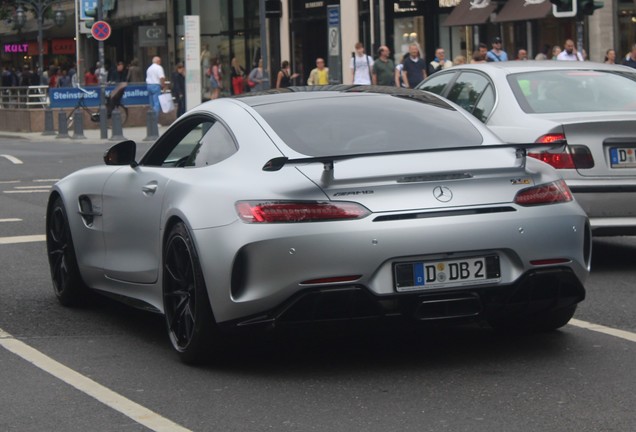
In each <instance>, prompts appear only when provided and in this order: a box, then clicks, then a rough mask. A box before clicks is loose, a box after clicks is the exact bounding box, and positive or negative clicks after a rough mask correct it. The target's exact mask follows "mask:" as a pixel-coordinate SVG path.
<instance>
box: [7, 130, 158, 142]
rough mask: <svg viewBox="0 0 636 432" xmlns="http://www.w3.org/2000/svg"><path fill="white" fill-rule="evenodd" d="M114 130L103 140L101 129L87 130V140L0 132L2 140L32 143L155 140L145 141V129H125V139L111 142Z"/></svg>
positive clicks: (70, 135) (39, 134)
mask: <svg viewBox="0 0 636 432" xmlns="http://www.w3.org/2000/svg"><path fill="white" fill-rule="evenodd" d="M167 128H168V126H161V127H159V135H161V134H162V133H163V132H164V131H165V130H166V129H167ZM112 133H113V131H112V129H110V128H109V129H108V138H106V139H102V138H100V135H101V133H100V130H99V129H85V130H84V136H85V137H86V139H75V138H73V132H72V131H70V132H69V138H58V137H57V133H56V134H55V135H42V132H4V131H0V138H3V139H19V140H23V139H24V140H28V141H32V142H38V141H39V142H51V141H59V142H73V143H81V144H111V145H112V144H117V143H118V142H119V141H124V139H129V140H133V141H135V142H137V143H141V142H146V143H151V142H153V141H155V140H149V141H144V140H145V138H146V137H147V136H148V133H147V130H146V128H145V127H124V128H123V136H124V139H116V140H111V137H112Z"/></svg>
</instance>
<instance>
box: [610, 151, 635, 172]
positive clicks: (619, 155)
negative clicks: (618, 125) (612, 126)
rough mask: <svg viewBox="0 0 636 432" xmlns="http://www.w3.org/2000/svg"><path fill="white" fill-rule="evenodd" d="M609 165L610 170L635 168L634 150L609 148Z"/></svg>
mask: <svg viewBox="0 0 636 432" xmlns="http://www.w3.org/2000/svg"><path fill="white" fill-rule="evenodd" d="M610 163H611V166H612V168H636V148H629V147H612V148H610Z"/></svg>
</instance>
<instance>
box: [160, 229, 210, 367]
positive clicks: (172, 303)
mask: <svg viewBox="0 0 636 432" xmlns="http://www.w3.org/2000/svg"><path fill="white" fill-rule="evenodd" d="M163 304H164V313H165V317H166V324H167V328H168V336H169V338H170V342H171V343H172V347H173V348H174V349H175V350H176V351H177V353H178V354H179V357H180V358H181V360H182V361H183V362H185V363H199V362H201V361H204V360H206V358H207V356H208V355H209V354H210V352H211V348H212V336H213V334H214V330H215V323H214V316H213V314H212V309H211V306H210V302H209V300H208V295H207V290H206V287H205V282H204V280H203V274H202V272H201V267H200V264H199V260H198V257H197V254H196V251H195V249H194V245H193V242H192V239H191V237H190V234H189V233H188V230H187V228H186V226H185V225H184V224H183V223H182V222H179V223H177V224H176V225H174V226H173V227H172V229H171V230H170V234H169V235H168V238H167V241H166V243H165V248H164V254H163Z"/></svg>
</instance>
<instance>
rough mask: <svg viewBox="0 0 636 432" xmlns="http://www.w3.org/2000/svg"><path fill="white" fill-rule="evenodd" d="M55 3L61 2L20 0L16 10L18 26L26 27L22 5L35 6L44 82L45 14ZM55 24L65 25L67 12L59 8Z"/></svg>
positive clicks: (40, 74) (57, 0) (52, 0)
mask: <svg viewBox="0 0 636 432" xmlns="http://www.w3.org/2000/svg"><path fill="white" fill-rule="evenodd" d="M53 3H59V0H19V3H18V7H17V9H16V10H15V22H16V26H17V27H18V28H22V27H24V24H26V18H27V17H26V12H25V11H24V9H23V8H22V5H23V4H24V5H28V6H30V7H31V8H33V12H34V14H35V17H36V19H37V22H38V67H39V70H40V73H39V77H40V83H42V76H43V73H44V47H43V44H44V42H43V39H44V36H43V32H44V29H43V27H44V14H45V13H46V11H47V10H48V9H49V8H50V7H51V6H52V5H53ZM53 20H54V22H55V25H57V26H60V27H61V26H63V25H64V23H65V22H66V14H65V13H64V12H63V11H61V10H58V11H56V12H55V14H54V16H53Z"/></svg>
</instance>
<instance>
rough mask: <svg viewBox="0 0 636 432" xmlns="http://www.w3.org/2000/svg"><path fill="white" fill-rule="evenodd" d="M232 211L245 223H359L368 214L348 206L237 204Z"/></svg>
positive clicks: (279, 203) (284, 203) (271, 203)
mask: <svg viewBox="0 0 636 432" xmlns="http://www.w3.org/2000/svg"><path fill="white" fill-rule="evenodd" d="M236 211H237V212H238V215H239V217H240V218H241V220H242V221H243V222H247V223H297V222H327V221H337V220H350V219H362V218H364V217H366V216H368V215H369V214H370V213H371V212H370V211H369V210H368V209H367V208H366V207H364V206H362V205H360V204H356V203H352V202H316V201H308V202H304V201H298V202H291V201H264V202H261V201H239V202H237V203H236Z"/></svg>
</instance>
